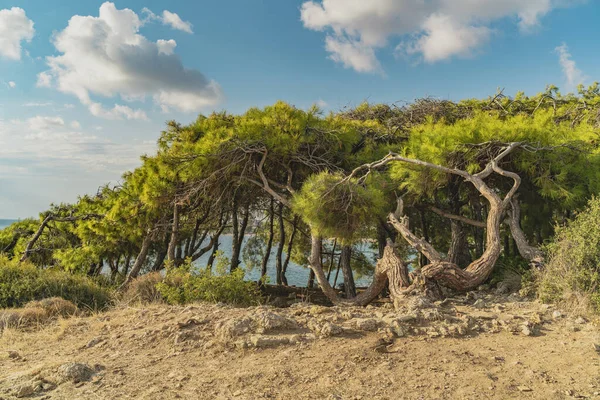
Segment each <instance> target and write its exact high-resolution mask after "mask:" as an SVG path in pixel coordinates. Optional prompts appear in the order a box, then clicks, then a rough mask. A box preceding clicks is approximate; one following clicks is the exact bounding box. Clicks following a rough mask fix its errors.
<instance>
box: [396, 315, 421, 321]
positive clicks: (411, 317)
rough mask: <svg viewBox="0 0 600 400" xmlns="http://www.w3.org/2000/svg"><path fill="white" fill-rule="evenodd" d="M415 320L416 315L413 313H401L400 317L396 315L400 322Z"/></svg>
mask: <svg viewBox="0 0 600 400" xmlns="http://www.w3.org/2000/svg"><path fill="white" fill-rule="evenodd" d="M416 320H417V316H416V315H415V314H406V315H402V316H400V317H398V321H400V322H407V323H410V322H414V321H416Z"/></svg>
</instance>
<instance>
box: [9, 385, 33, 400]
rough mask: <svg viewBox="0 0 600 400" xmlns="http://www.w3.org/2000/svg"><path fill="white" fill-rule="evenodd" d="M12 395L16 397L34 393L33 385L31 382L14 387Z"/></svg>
mask: <svg viewBox="0 0 600 400" xmlns="http://www.w3.org/2000/svg"><path fill="white" fill-rule="evenodd" d="M13 393H14V396H15V397H17V398H22V397H27V396H31V395H32V394H34V393H35V387H34V386H33V384H32V383H24V384H22V385H19V386H17V387H16V388H15V389H14V392H13Z"/></svg>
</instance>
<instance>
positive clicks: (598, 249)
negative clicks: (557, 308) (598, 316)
mask: <svg viewBox="0 0 600 400" xmlns="http://www.w3.org/2000/svg"><path fill="white" fill-rule="evenodd" d="M547 251H548V262H547V265H546V268H545V269H544V270H543V271H542V272H541V273H539V276H538V277H537V278H538V279H537V292H538V296H539V297H540V299H541V300H542V301H545V302H556V303H563V304H564V305H569V306H572V307H573V306H579V307H586V308H589V309H591V310H592V311H596V312H600V199H598V198H595V199H592V200H591V201H590V202H589V203H588V207H587V209H586V210H585V211H583V212H581V213H580V214H579V215H577V217H576V218H575V219H574V220H573V221H571V223H569V224H568V225H567V226H565V227H558V228H557V232H556V236H555V239H554V242H553V243H552V244H550V245H548V246H547Z"/></svg>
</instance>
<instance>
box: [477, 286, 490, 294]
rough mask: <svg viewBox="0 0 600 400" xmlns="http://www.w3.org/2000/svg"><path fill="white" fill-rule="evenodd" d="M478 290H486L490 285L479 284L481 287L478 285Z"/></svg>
mask: <svg viewBox="0 0 600 400" xmlns="http://www.w3.org/2000/svg"><path fill="white" fill-rule="evenodd" d="M477 290H478V291H479V292H486V291H488V290H490V285H479V287H477Z"/></svg>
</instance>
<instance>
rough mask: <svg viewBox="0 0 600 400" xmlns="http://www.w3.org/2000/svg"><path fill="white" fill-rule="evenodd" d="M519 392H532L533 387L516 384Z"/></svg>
mask: <svg viewBox="0 0 600 400" xmlns="http://www.w3.org/2000/svg"><path fill="white" fill-rule="evenodd" d="M517 389H518V390H519V392H533V389H531V388H530V387H527V386H517Z"/></svg>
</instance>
